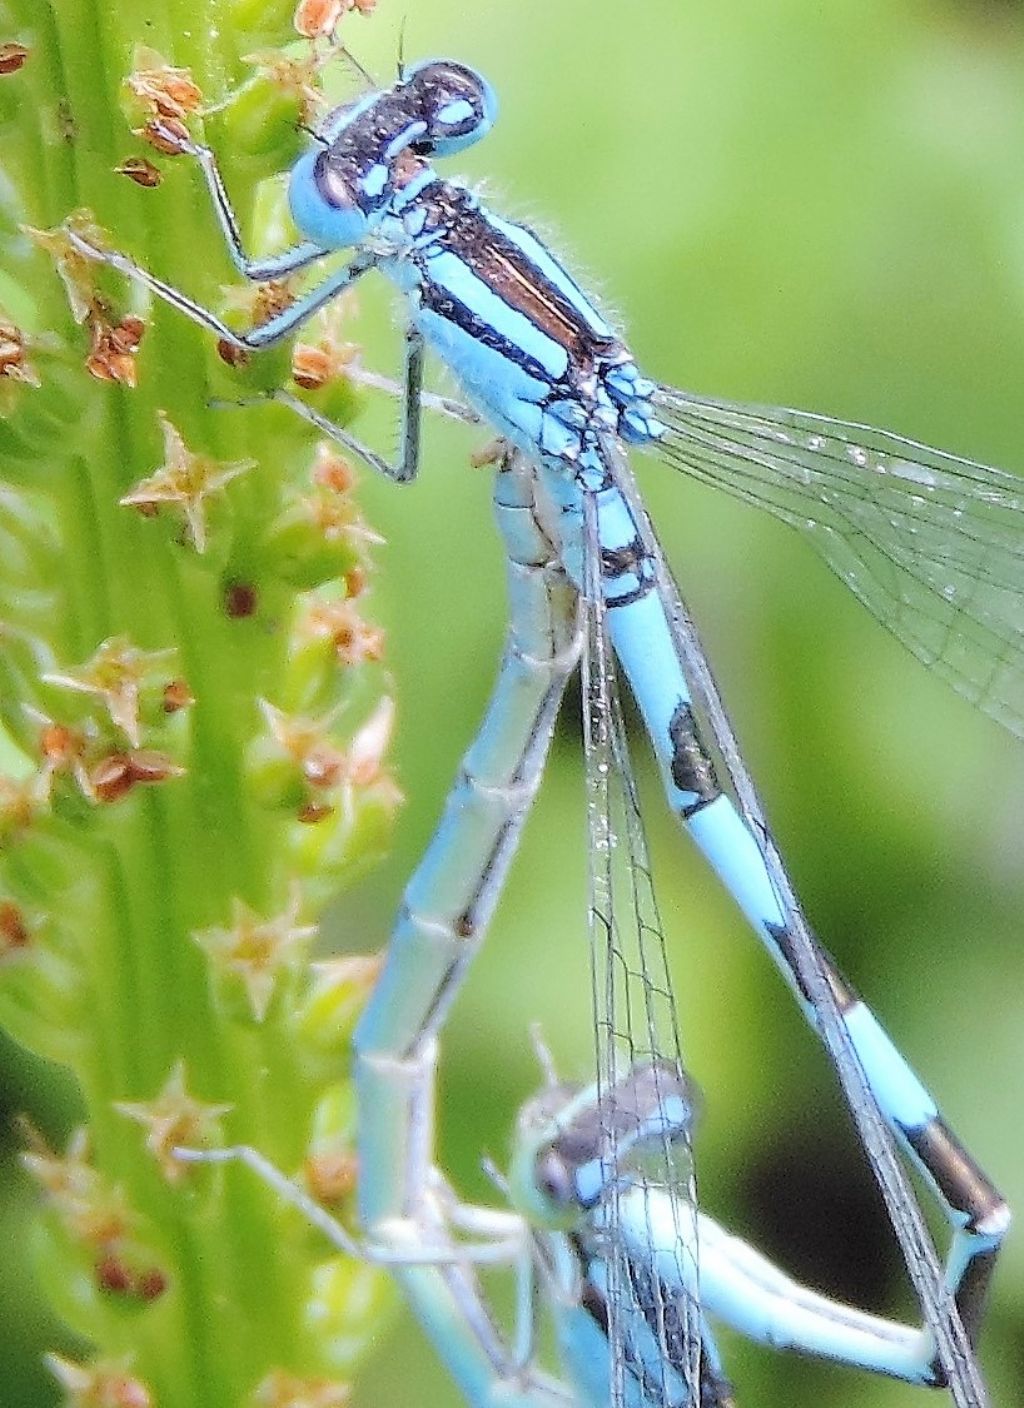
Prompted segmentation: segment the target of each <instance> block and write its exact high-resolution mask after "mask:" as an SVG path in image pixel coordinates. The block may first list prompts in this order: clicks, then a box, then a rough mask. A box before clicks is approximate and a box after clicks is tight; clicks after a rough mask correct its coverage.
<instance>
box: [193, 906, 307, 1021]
mask: <svg viewBox="0 0 1024 1408" xmlns="http://www.w3.org/2000/svg"><path fill="white" fill-rule="evenodd" d="M301 907H302V902H301V898H300V896H299V893H298V890H297V889H296V890H293V891H292V895H291V899H290V900H289V903H288V908H287V909H286V910H285V911H284V913H283V914H279V915H276V916H275V917H274V918H273V919H264V918H262V917H261V916H260V915H258V914H256V913H255V912H254V911H253V910H252V909H250V908H249V906H248V905H247V904H246V903H245V902H244V901H243V900H240V899H235V900H233V901H232V905H231V923H230V925H229V926H228V927H227V928H214V929H202V930H200V931H199V932H198V933H196V934H194V935H193V938H194V939H195V941H196V943H197V944H199V946H200V947H201V948H203V949H205V951H206V952H207V953H208V954H209V956H210V961H211V963H212V964H213V966H214V968H215V969H219V970H220V971H221V972H223V973H229V974H232V975H234V976H237V977H239V978H240V979H241V980H242V983H243V985H244V987H245V991H246V995H247V997H248V999H249V1006H250V1008H251V1010H252V1015H253V1017H254V1018H255V1019H256V1021H257V1022H262V1021H263V1019H264V1017H265V1016H266V1015H267V1008H268V1007H269V1006H270V999H271V998H272V997H273V995H274V989H275V987H276V986H277V982H278V978H279V977H280V976H281V974H282V973H283V972H285V971H286V970H287V969H288V968H290V967H291V966H292V965H293V964H294V963H295V961H296V960H297V958H298V957H299V956H300V955H301V952H302V950H303V949H304V948H305V947H306V945H307V944H309V943H310V941H311V940H312V939H313V938H315V936H316V932H317V926H316V925H315V924H300V923H299V922H298V921H299V912H300V910H301Z"/></svg>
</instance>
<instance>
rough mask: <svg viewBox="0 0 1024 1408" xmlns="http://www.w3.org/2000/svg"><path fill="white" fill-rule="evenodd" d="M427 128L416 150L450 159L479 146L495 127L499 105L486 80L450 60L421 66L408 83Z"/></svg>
mask: <svg viewBox="0 0 1024 1408" xmlns="http://www.w3.org/2000/svg"><path fill="white" fill-rule="evenodd" d="M406 82H407V84H408V86H409V87H410V88H411V89H413V90H414V91H415V93H416V96H417V99H418V102H419V110H420V114H421V116H422V118H423V121H424V123H425V125H426V131H425V133H424V135H423V136H422V137H420V138H418V139H417V141H416V143H415V148H414V149H415V150H417V151H420V152H422V153H424V154H425V155H435V156H451V155H452V154H453V153H455V152H460V151H462V150H463V148H464V147H468V146H471V145H472V144H473V143H474V142H478V141H479V140H480V138H481V137H484V136H486V134H487V133H488V132H489V131H490V130H491V128H492V127H493V126H494V119H495V117H496V116H497V111H498V102H497V99H496V97H495V96H494V90H493V88H492V87H491V85H490V84H489V83H488V82H487V80H486V79H485V78H483V77H481V75H480V74H479V73H476V72H475V71H474V70H473V69H471V68H466V66H465V65H464V64H457V63H453V62H451V61H449V60H443V61H433V62H431V63H426V64H420V65H418V66H417V67H416V68H415V69H413V70H411V72H410V73H409V76H408V78H407V80H406Z"/></svg>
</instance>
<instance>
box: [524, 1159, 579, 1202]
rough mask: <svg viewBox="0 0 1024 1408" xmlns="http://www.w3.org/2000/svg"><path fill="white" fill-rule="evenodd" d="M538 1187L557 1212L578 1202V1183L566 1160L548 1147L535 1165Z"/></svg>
mask: <svg viewBox="0 0 1024 1408" xmlns="http://www.w3.org/2000/svg"><path fill="white" fill-rule="evenodd" d="M534 1176H535V1178H536V1180H537V1189H538V1191H539V1192H540V1193H541V1195H542V1196H543V1197H544V1198H546V1199H547V1200H548V1202H549V1203H550V1204H551V1207H552V1209H553V1210H554V1211H556V1212H564V1211H566V1210H567V1209H568V1208H571V1207H572V1206H573V1204H574V1203H575V1202H576V1185H575V1183H574V1182H573V1178H572V1174H571V1172H570V1170H569V1167H568V1165H567V1164H566V1162H565V1160H564V1159H562V1158H560V1157H559V1156H558V1154H556V1153H555V1151H554V1150H553V1149H546V1150H545V1151H544V1153H542V1154H540V1155H539V1156H538V1158H537V1162H536V1165H535V1175H534Z"/></svg>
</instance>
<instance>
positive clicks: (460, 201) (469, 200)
mask: <svg viewBox="0 0 1024 1408" xmlns="http://www.w3.org/2000/svg"><path fill="white" fill-rule="evenodd" d="M430 202H431V204H432V205H434V206H435V208H436V209H437V210H438V213H439V215H440V219H441V224H442V226H443V227H444V231H445V234H444V238H443V244H444V247H445V249H448V250H450V251H451V252H452V253H453V254H457V255H458V256H459V258H460V259H464V260H465V262H466V263H467V264H468V265H469V266H470V267H471V268H472V269H474V270H475V271H476V272H477V273H478V274H479V276H480V278H481V279H482V280H483V281H484V283H486V284H487V286H488V288H491V289H493V290H494V292H495V293H497V294H498V295H499V296H500V297H501V298H502V300H503V301H504V302H505V303H506V304H507V305H508V307H510V308H514V309H516V310H517V311H518V312H520V313H522V314H523V315H524V317H526V318H529V320H530V322H531V323H533V324H534V325H535V326H536V327H538V328H540V329H541V330H542V331H543V332H544V333H545V334H546V335H547V336H548V337H550V338H551V339H552V341H554V342H557V343H558V345H559V346H560V347H563V348H564V349H565V351H566V353H567V354H568V357H569V361H570V363H572V364H574V365H575V366H577V367H579V368H581V369H582V370H588V369H589V368H591V367H592V366H593V364H594V362H595V360H597V359H598V358H601V359H605V358H608V357H613V356H616V355H618V354H619V353H620V352H621V351H622V344H621V343H620V342H619V339H618V338H617V337H615V336H614V335H612V334H609V335H608V336H606V337H602V336H601V335H600V334H597V333H595V332H594V330H593V328H592V327H591V326H590V325H589V324H588V323H587V322H586V320H585V319H584V318H583V317H582V315H581V314H580V313H579V312H578V311H577V309H576V308H574V307H573V305H572V303H571V302H570V301H569V300H568V299H567V298H566V297H565V295H564V294H563V293H562V291H561V289H560V288H558V286H557V285H556V284H553V283H552V282H551V280H550V279H549V278H548V277H547V276H546V275H545V274H544V273H542V271H541V270H540V269H539V268H538V267H537V265H536V264H534V263H533V261H532V260H531V259H530V257H529V255H528V254H526V253H525V252H524V251H523V250H522V249H521V248H520V247H519V245H517V244H515V243H514V242H513V241H512V240H510V239H509V238H508V237H507V236H506V235H504V234H502V232H501V231H500V230H498V229H497V228H496V227H495V226H494V225H493V224H492V223H491V221H490V220H488V219H487V218H486V216H485V215H483V213H482V212H481V210H480V207H479V205H478V204H477V202H476V201H475V199H474V198H473V197H472V196H471V195H470V194H469V192H467V191H465V190H463V189H460V188H459V187H452V186H450V185H448V184H447V183H446V182H439V183H438V185H437V187H436V188H435V187H431V189H430ZM526 233H527V234H529V233H530V232H529V231H526ZM534 238H536V236H534ZM537 242H538V244H539V243H540V241H539V240H538V241H537Z"/></svg>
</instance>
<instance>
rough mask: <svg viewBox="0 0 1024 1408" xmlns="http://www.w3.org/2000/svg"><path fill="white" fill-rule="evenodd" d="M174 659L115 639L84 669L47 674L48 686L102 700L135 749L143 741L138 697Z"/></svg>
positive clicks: (164, 652) (168, 653)
mask: <svg viewBox="0 0 1024 1408" xmlns="http://www.w3.org/2000/svg"><path fill="white" fill-rule="evenodd" d="M173 656H174V651H173V649H171V650H139V649H138V648H137V647H136V646H134V645H132V643H131V642H130V641H129V640H128V639H127V637H125V636H113V637H111V639H110V640H105V641H103V642H101V644H100V645H99V646H98V647H97V649H96V653H95V654H94V655H93V656H92V657H91V658H90V659H88V660H86V662H85V664H84V665H79V666H78V667H77V669H73V670H66V671H63V672H55V671H48V672H47V673H46V674H44V675H43V679H44V680H45V681H46V682H47V684H55V685H59V686H60V687H61V688H63V689H70V690H74V691H75V693H77V694H91V695H94V696H95V697H96V698H98V699H101V700H102V701H103V703H104V704H105V705H106V708H107V712H108V714H109V715H110V718H111V720H112V721H113V723H115V724H116V725H117V727H118V728H119V729H120V730H121V731H122V733H124V734H125V736H126V737H127V738H128V741H129V742H130V743H131V744H132V746H133V747H134V748H138V746H139V744H140V743H141V741H142V738H141V733H140V729H139V694H140V691H141V690H142V688H143V687H144V685H145V684H147V683H149V682H150V680H151V679H152V677H153V676H154V674H158V673H159V672H160V670H161V667H162V666H165V665H167V664H168V663H169V662H170V660H171V659H172V658H173Z"/></svg>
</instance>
